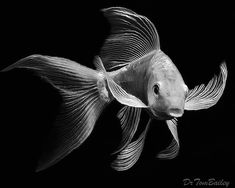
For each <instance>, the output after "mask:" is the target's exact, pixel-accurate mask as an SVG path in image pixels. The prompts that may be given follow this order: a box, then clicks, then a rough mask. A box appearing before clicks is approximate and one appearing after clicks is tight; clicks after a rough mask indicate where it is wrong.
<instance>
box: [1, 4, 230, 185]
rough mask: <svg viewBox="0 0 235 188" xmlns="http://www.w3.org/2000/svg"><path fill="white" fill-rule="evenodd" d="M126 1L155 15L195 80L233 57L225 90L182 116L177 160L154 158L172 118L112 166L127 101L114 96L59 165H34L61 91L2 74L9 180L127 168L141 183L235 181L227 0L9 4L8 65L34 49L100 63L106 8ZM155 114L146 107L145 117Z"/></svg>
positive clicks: (4, 16) (5, 19) (74, 179)
mask: <svg viewBox="0 0 235 188" xmlns="http://www.w3.org/2000/svg"><path fill="white" fill-rule="evenodd" d="M118 5H120V6H125V7H127V8H130V9H132V10H134V11H136V12H137V13H139V14H143V15H145V16H147V17H148V18H149V19H150V20H151V21H152V22H153V23H154V24H155V26H156V28H157V30H158V34H159V36H160V43H161V49H162V50H163V51H164V52H165V53H166V54H167V55H168V56H169V57H170V58H171V59H172V61H173V62H174V63H175V64H176V66H177V67H178V69H179V70H180V72H181V74H182V76H183V78H184V80H185V82H186V84H187V85H188V87H189V88H193V87H194V86H196V85H198V84H201V83H208V81H209V80H210V79H211V78H212V77H213V75H214V74H218V73H219V65H220V63H221V62H222V61H226V62H227V66H228V71H229V75H228V81H227V86H226V89H225V92H224V94H223V96H222V98H221V99H220V101H219V102H218V104H217V105H216V106H214V107H212V108H210V109H208V110H202V111H195V112H194V111H189V112H185V114H184V116H183V117H182V118H180V119H179V121H178V124H179V125H178V132H179V139H180V143H181V148H180V154H179V156H178V157H177V158H176V159H173V160H171V161H161V160H158V159H156V158H155V156H156V154H157V152H159V151H160V150H161V149H163V148H164V147H166V146H167V144H169V142H170V140H171V135H170V132H169V130H168V128H167V127H166V125H165V123H164V122H160V121H155V122H153V123H152V125H151V128H150V131H149V133H148V135H147V140H146V144H145V147H144V151H143V153H142V155H141V158H140V159H139V161H138V162H137V164H136V165H135V166H134V167H133V168H132V169H130V170H128V171H125V172H116V171H114V170H112V169H111V168H110V162H111V161H112V160H113V157H112V156H111V155H110V153H111V152H113V151H114V150H115V148H116V147H117V146H118V142H119V139H120V136H121V130H120V126H119V121H118V119H117V118H116V113H117V112H118V110H119V109H120V108H121V105H119V104H118V103H117V102H114V103H113V104H111V105H110V106H109V107H108V108H107V109H106V110H105V111H104V113H103V114H102V116H101V118H100V119H99V121H98V122H97V124H96V126H95V129H94V131H93V132H92V134H91V136H90V137H89V138H88V139H87V141H86V142H85V143H84V144H83V145H82V146H81V147H80V148H79V149H78V150H76V151H74V152H72V153H71V154H70V155H69V156H68V157H66V158H65V159H64V160H62V161H61V162H60V163H58V164H57V165H55V166H53V167H51V168H49V169H47V170H45V171H42V172H40V173H35V172H34V169H35V166H36V162H37V158H38V157H39V155H40V151H41V149H42V143H43V140H44V138H45V137H46V135H47V134H48V132H49V131H50V129H51V126H52V123H53V120H54V119H55V117H56V114H57V113H58V111H59V106H60V103H61V97H60V96H59V94H58V93H57V91H56V90H55V89H53V88H52V87H51V86H50V85H49V84H47V83H45V82H44V81H43V80H41V79H39V78H38V77H36V76H35V75H34V74H33V73H31V72H28V71H25V70H13V71H11V72H8V73H0V82H1V92H0V93H1V98H0V100H1V111H2V112H1V116H0V117H1V123H0V125H1V131H0V134H1V139H2V141H1V145H2V147H1V157H3V159H2V160H1V162H2V164H1V171H2V173H3V174H4V176H3V177H2V179H4V180H6V181H7V182H8V183H9V184H10V183H18V182H22V181H23V182H25V183H32V184H33V185H32V186H31V187H36V185H38V184H39V183H42V184H43V185H45V184H51V185H60V184H61V183H65V182H67V183H69V184H68V186H67V187H70V186H69V185H70V184H71V185H72V184H74V185H75V186H76V187H79V186H81V184H80V182H83V181H85V179H87V178H88V179H89V180H90V181H86V183H87V184H91V183H94V182H93V181H94V178H97V177H98V178H100V182H101V183H104V182H106V183H107V182H108V180H110V179H111V178H116V179H117V181H115V182H119V183H120V182H122V180H123V179H125V178H126V177H129V178H134V179H135V181H134V182H136V181H138V180H143V181H145V180H153V181H154V184H152V185H153V186H154V187H167V186H168V185H174V186H176V185H178V186H180V187H183V186H184V185H183V180H184V179H185V178H188V179H191V180H193V179H195V178H200V179H201V180H202V181H207V180H208V178H215V180H216V181H220V180H222V179H223V180H225V181H229V182H230V186H231V184H234V179H233V178H232V172H231V169H234V167H235V155H234V132H233V127H234V123H233V111H234V98H233V96H234V84H233V81H234V80H232V79H233V71H234V70H232V65H233V61H232V58H233V57H234V56H233V53H234V52H232V49H234V47H233V46H234V30H233V27H232V26H233V25H234V24H235V15H234V13H232V12H231V11H230V10H229V6H228V5H216V4H215V5H213V6H212V5H205V4H204V5H203V6H201V5H187V4H182V5H180V4H177V5H173V4H167V3H166V4H163V3H162V4H161V3H160V4H157V3H156V2H155V1H153V2H152V3H150V4H145V5H143V2H142V3H135V4H128V3H126V4H118V3H114V4H112V3H103V4H94V3H92V2H87V3H84V4H69V3H66V4H62V3H61V4H43V3H41V4H27V5H22V4H20V5H14V7H15V8H12V6H11V5H6V6H5V8H6V10H8V11H6V13H1V32H2V34H1V47H2V48H1V49H2V51H1V52H2V53H1V57H2V59H1V64H0V69H2V68H4V67H5V66H7V65H10V64H12V63H14V62H15V61H17V60H19V59H20V58H23V57H26V56H28V55H31V54H43V55H51V56H60V57H64V58H69V59H71V60H75V61H77V62H79V63H81V64H83V65H86V66H88V67H93V68H94V66H93V64H92V60H93V57H94V55H97V54H98V53H99V49H100V47H101V46H102V43H103V41H104V39H105V38H106V37H107V35H108V33H109V25H108V23H107V21H106V20H105V18H104V17H103V16H102V13H101V12H100V11H99V10H100V9H101V8H104V7H110V6H118ZM10 7H11V8H10ZM147 120H148V116H147V115H146V114H144V116H143V123H145V122H146V121H147ZM5 177H6V178H5ZM137 177H139V178H137ZM115 182H114V181H113V183H114V184H115ZM146 182H148V181H146ZM97 183H98V182H97ZM111 185H113V184H110V187H111ZM204 186H205V185H204ZM71 187H72V186H71ZM188 187H192V186H190V185H188Z"/></svg>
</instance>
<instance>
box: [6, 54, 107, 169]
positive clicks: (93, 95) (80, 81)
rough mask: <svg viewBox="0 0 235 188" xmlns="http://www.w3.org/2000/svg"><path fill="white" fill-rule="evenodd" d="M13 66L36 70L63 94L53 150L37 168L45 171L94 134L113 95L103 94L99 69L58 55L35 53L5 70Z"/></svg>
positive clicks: (54, 128) (44, 156)
mask: <svg viewBox="0 0 235 188" xmlns="http://www.w3.org/2000/svg"><path fill="white" fill-rule="evenodd" d="M13 68H26V69H31V70H34V71H35V72H36V73H37V74H38V75H39V76H40V77H42V78H44V79H45V80H46V81H48V82H49V83H51V84H52V86H54V87H55V88H57V89H58V90H59V91H60V93H61V95H62V97H63V104H62V109H61V113H60V114H59V115H58V117H57V119H56V121H55V126H54V127H53V135H54V136H53V137H52V138H51V139H52V140H53V149H51V150H50V151H48V152H47V153H45V155H43V156H42V158H41V160H40V161H39V165H38V168H37V170H36V171H41V170H44V169H46V168H48V167H50V166H52V165H54V164H55V163H57V162H59V161H60V160H61V159H63V158H64V157H65V156H67V155H68V154H69V153H70V152H71V151H73V150H74V149H76V148H77V147H79V146H80V145H81V144H82V143H83V142H84V141H85V140H86V138H87V137H88V136H89V135H90V133H91V131H92V130H93V128H94V125H95V122H96V120H97V119H98V117H99V115H100V114H101V112H102V110H103V109H104V107H105V106H106V105H107V104H108V102H109V98H107V97H106V98H104V97H102V96H101V95H100V94H101V93H102V90H100V88H101V89H102V88H103V89H104V86H103V85H102V83H103V84H104V83H105V82H102V78H103V77H102V75H101V74H99V72H98V71H96V70H92V69H90V68H87V67H85V66H82V65H80V64H78V63H76V62H73V61H71V60H68V59H64V58H58V57H50V56H42V55H32V56H28V57H26V58H24V59H21V60H19V61H18V62H16V63H15V64H12V65H10V66H9V67H7V68H5V69H4V70H2V71H9V70H11V69H13Z"/></svg>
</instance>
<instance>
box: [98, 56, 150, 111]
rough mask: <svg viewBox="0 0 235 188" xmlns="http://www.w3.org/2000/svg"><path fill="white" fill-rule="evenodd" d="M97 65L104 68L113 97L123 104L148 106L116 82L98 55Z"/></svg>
mask: <svg viewBox="0 0 235 188" xmlns="http://www.w3.org/2000/svg"><path fill="white" fill-rule="evenodd" d="M95 65H96V67H97V69H98V70H102V71H103V73H104V75H105V77H106V79H107V82H108V87H109V89H110V92H111V93H112V95H113V97H114V98H115V99H116V100H117V101H118V102H120V103H121V104H124V105H127V106H131V107H135V108H147V106H146V105H145V104H144V103H143V102H142V101H141V100H140V99H138V98H137V97H135V96H134V95H131V94H129V93H127V92H126V91H125V90H124V89H122V88H121V86H119V85H118V84H116V83H115V82H114V81H113V79H112V78H111V77H110V76H109V74H108V73H107V72H106V70H105V68H104V66H103V63H102V60H101V59H100V58H99V57H96V60H95Z"/></svg>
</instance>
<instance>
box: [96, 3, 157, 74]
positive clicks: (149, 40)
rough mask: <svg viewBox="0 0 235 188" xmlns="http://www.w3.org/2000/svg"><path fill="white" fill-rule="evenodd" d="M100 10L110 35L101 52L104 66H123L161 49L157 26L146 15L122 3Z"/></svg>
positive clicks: (107, 67)
mask: <svg viewBox="0 0 235 188" xmlns="http://www.w3.org/2000/svg"><path fill="white" fill-rule="evenodd" d="M102 11H103V12H104V15H105V17H107V19H108V20H109V22H110V24H111V35H110V36H109V37H108V38H107V39H106V41H105V43H104V46H103V47H102V50H101V53H100V54H101V58H102V60H103V62H104V66H105V68H106V69H107V70H112V69H114V68H120V67H123V66H126V65H128V64H129V63H131V62H133V61H136V60H138V59H140V58H142V57H143V56H147V55H148V54H152V53H154V52H156V51H158V50H159V49H160V44H159V37H158V34H157V30H156V28H155V26H154V24H153V23H152V22H151V21H150V20H149V19H148V18H146V17H145V16H142V15H138V14H136V13H135V12H133V11H131V10H129V9H126V8H122V7H111V8H106V9H103V10H102Z"/></svg>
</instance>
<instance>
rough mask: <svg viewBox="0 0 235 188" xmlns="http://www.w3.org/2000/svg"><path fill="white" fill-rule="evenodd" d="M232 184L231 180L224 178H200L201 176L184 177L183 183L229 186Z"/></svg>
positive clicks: (189, 184)
mask: <svg viewBox="0 0 235 188" xmlns="http://www.w3.org/2000/svg"><path fill="white" fill-rule="evenodd" d="M229 184H230V182H229V181H225V180H224V179H215V178H209V179H203V180H202V179H200V178H194V179H189V178H185V179H183V185H184V186H210V187H215V186H218V187H222V186H224V187H228V186H229Z"/></svg>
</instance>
